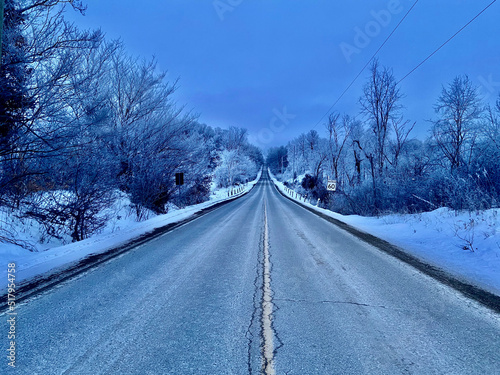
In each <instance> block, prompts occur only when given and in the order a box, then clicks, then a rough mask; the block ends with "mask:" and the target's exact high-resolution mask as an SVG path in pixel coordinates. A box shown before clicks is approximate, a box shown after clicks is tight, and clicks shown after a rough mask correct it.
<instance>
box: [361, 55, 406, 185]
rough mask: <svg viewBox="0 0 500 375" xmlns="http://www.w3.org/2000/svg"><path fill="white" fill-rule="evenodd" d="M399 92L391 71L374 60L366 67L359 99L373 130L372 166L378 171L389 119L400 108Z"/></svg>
mask: <svg viewBox="0 0 500 375" xmlns="http://www.w3.org/2000/svg"><path fill="white" fill-rule="evenodd" d="M401 97H402V95H401V92H400V90H399V88H398V87H397V82H396V79H395V78H394V75H393V73H392V71H391V70H390V69H388V68H386V67H380V65H379V62H378V60H374V61H373V63H372V66H371V69H370V78H369V80H368V82H367V83H366V84H365V86H364V87H363V95H362V96H361V98H360V99H359V103H360V104H361V112H362V114H364V115H365V116H366V117H367V119H368V121H369V126H370V129H371V131H372V133H373V137H374V141H373V154H371V157H370V160H371V158H373V163H374V168H375V169H376V171H377V173H378V175H381V174H382V172H383V169H384V164H385V161H386V159H387V142H388V137H389V132H390V121H391V120H394V119H396V118H399V117H400V116H399V111H400V109H401V104H400V100H401Z"/></svg>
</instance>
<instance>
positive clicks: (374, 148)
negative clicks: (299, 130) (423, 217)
mask: <svg viewBox="0 0 500 375" xmlns="http://www.w3.org/2000/svg"><path fill="white" fill-rule="evenodd" d="M402 96H403V94H402V93H401V91H400V88H399V87H398V85H397V81H396V79H395V77H394V75H393V73H392V71H391V70H390V69H388V68H386V67H382V66H380V64H379V62H378V61H374V62H373V64H372V66H371V70H370V76H369V79H368V80H367V82H366V84H365V85H364V88H363V92H362V95H361V97H360V99H359V107H360V112H359V113H357V114H355V115H354V116H352V115H348V114H343V115H341V114H339V113H332V114H330V116H329V118H328V121H327V123H326V136H321V135H320V134H319V133H318V132H317V131H316V130H311V131H309V132H308V133H306V134H302V135H300V136H299V137H297V138H296V139H294V140H292V141H291V142H289V143H288V144H287V145H286V147H285V146H282V147H277V148H273V149H271V150H270V151H269V153H268V155H267V164H268V165H269V166H270V168H271V169H272V171H273V172H274V173H278V174H280V173H281V174H282V176H281V178H282V179H284V180H289V181H293V183H292V185H293V187H294V188H295V189H297V190H300V191H301V193H302V194H307V195H308V196H309V197H310V198H311V200H313V201H314V202H316V201H317V200H318V199H320V204H321V205H322V206H323V207H327V208H330V209H332V210H334V211H337V212H341V213H344V214H361V215H378V214H383V213H392V212H399V213H407V212H410V213H414V212H422V211H429V210H433V209H436V208H439V207H443V206H446V207H449V208H452V209H457V210H462V209H467V210H475V209H487V208H491V207H498V203H499V192H500V122H499V116H500V99H499V100H498V101H497V104H496V106H495V107H494V108H491V107H490V106H489V105H486V104H485V103H483V101H482V98H481V96H480V94H479V91H478V88H477V87H475V86H474V85H473V83H472V82H471V81H470V80H469V78H468V77H467V76H459V77H456V78H455V79H454V80H453V81H452V82H451V83H449V84H447V85H445V86H444V87H443V89H442V92H441V95H440V96H439V97H438V98H437V100H436V104H435V106H434V109H435V118H434V119H433V122H432V127H431V130H430V135H429V137H428V138H427V139H425V140H424V141H421V140H419V139H416V138H412V137H411V132H412V129H413V128H414V126H415V123H413V122H411V121H409V120H407V119H405V118H404V113H403V111H404V108H403V107H402V105H401V98H402ZM299 176H300V177H301V178H298V177H299ZM328 176H329V177H330V178H331V179H335V180H337V191H336V192H335V193H328V192H327V190H326V186H325V185H326V179H327V177H328Z"/></svg>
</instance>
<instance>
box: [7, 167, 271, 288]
mask: <svg viewBox="0 0 500 375" xmlns="http://www.w3.org/2000/svg"><path fill="white" fill-rule="evenodd" d="M261 173H262V171H260V172H259V174H258V175H257V178H256V179H255V180H254V181H252V182H249V183H248V184H245V185H241V186H240V187H237V188H234V187H233V188H225V189H217V190H216V191H214V192H213V193H212V195H211V197H210V200H209V201H207V202H204V203H200V204H197V205H193V206H188V207H186V208H182V209H171V210H170V212H169V213H167V214H165V215H158V216H155V217H152V218H150V219H148V220H145V221H141V222H137V221H136V220H135V218H134V214H133V213H132V212H131V210H130V207H129V206H130V205H129V203H130V202H128V201H127V200H122V201H121V202H118V204H119V205H120V207H119V208H118V209H117V213H116V215H115V219H114V220H111V221H110V222H109V224H108V225H107V227H106V228H105V229H104V230H103V231H102V232H101V233H100V234H97V235H95V236H92V237H91V238H88V239H86V240H83V241H80V242H75V243H70V244H67V245H62V246H61V245H59V246H57V243H54V241H52V242H51V243H48V244H47V243H46V244H44V245H41V244H40V243H38V244H35V248H37V250H38V251H37V252H31V251H28V250H26V249H24V248H22V247H20V246H16V245H12V244H5V243H0V264H2V267H1V269H0V280H7V264H9V263H11V262H14V263H16V284H19V283H21V282H25V281H27V280H29V279H33V278H35V277H37V276H41V275H45V274H50V273H51V271H55V270H60V269H64V268H66V267H67V266H68V265H70V264H74V263H76V262H78V261H80V260H82V259H84V258H86V257H88V256H90V255H94V254H100V253H104V252H106V251H108V250H110V249H113V248H116V247H119V246H121V245H123V244H126V243H128V242H130V241H132V240H133V239H135V238H137V237H140V236H142V235H144V234H147V233H149V232H152V231H154V230H155V229H156V228H160V227H164V226H166V225H169V224H172V223H176V222H180V221H182V220H185V219H187V218H189V217H191V216H193V215H194V214H195V213H197V212H199V211H201V210H203V209H206V208H208V207H211V206H213V205H215V204H218V203H221V202H224V201H227V200H229V199H234V198H236V197H239V196H242V195H244V194H246V193H248V192H249V191H250V190H251V189H252V188H253V187H254V185H255V184H256V183H257V182H258V180H259V179H260V177H261ZM33 228H34V229H33V230H35V229H36V226H34V227H33ZM23 234H24V236H25V239H27V240H29V237H30V236H29V234H30V233H28V232H26V231H24V232H23ZM34 237H35V235H34V234H32V235H31V238H34ZM43 246H45V249H44V248H43ZM47 247H48V248H47ZM4 285H5V286H6V285H7V282H5V283H3V285H0V293H4V292H5V287H4Z"/></svg>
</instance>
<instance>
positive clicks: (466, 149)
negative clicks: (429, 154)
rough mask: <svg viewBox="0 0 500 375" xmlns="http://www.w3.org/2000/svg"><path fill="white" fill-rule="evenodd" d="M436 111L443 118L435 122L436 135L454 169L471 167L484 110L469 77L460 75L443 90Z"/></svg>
mask: <svg viewBox="0 0 500 375" xmlns="http://www.w3.org/2000/svg"><path fill="white" fill-rule="evenodd" d="M435 111H436V113H437V114H438V115H439V116H440V118H439V119H438V120H435V121H434V126H433V128H432V135H433V137H434V139H435V140H436V142H437V145H438V146H439V149H440V150H441V152H442V154H443V156H444V157H445V158H446V159H447V160H448V161H449V164H450V167H451V170H452V171H454V170H456V169H457V168H459V167H462V166H468V165H469V164H470V161H471V158H472V152H473V150H474V148H475V146H476V140H477V137H478V134H479V132H478V121H479V120H480V118H481V116H482V114H483V111H484V107H483V106H482V104H481V100H480V98H479V94H478V91H477V88H476V87H474V85H473V84H472V82H471V81H470V79H469V77H467V76H458V77H456V78H455V79H454V80H453V82H452V83H451V84H450V85H449V86H448V87H443V89H442V91H441V96H440V97H439V98H438V101H437V104H436V105H435Z"/></svg>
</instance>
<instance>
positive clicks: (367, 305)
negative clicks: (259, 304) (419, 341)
mask: <svg viewBox="0 0 500 375" xmlns="http://www.w3.org/2000/svg"><path fill="white" fill-rule="evenodd" d="M276 301H284V302H303V303H332V304H338V305H355V306H363V307H378V308H381V309H391V308H390V307H387V306H383V305H370V304H368V303H362V302H353V301H336V300H323V301H308V300H306V299H292V298H277V299H276Z"/></svg>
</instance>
